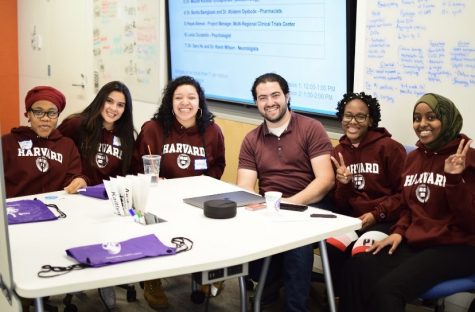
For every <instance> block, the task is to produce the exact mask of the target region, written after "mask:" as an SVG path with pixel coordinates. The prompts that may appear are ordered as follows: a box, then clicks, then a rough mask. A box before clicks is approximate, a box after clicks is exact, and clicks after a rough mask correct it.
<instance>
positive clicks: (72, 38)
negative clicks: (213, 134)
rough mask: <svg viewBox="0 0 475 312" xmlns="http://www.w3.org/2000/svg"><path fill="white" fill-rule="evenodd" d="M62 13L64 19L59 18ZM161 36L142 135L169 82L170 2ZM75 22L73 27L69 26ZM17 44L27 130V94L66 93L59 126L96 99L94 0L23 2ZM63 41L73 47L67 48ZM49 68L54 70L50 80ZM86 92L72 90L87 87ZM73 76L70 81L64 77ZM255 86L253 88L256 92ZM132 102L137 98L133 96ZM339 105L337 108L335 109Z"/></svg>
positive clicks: (138, 117) (244, 114) (231, 114)
mask: <svg viewBox="0 0 475 312" xmlns="http://www.w3.org/2000/svg"><path fill="white" fill-rule="evenodd" d="M58 11H60V12H61V14H57V12H58ZM160 16H161V19H160V26H159V36H160V37H161V38H163V39H164V42H163V44H162V45H161V46H160V51H159V58H160V59H159V64H160V68H161V70H160V73H159V76H160V77H159V82H160V83H159V84H160V85H159V86H157V88H156V90H157V96H156V98H157V101H156V102H154V103H149V102H143V101H136V100H134V103H133V105H134V109H133V114H134V125H135V128H136V130H137V131H140V128H141V126H142V124H143V123H144V122H145V121H147V120H149V119H150V118H151V117H152V116H153V114H154V113H155V112H156V111H157V109H158V105H159V103H158V102H159V99H160V98H161V94H162V90H163V88H164V87H165V86H166V83H167V79H168V72H167V45H166V42H165V39H166V38H167V35H166V25H165V1H160ZM68 20H71V22H68ZM33 30H36V34H39V35H40V37H41V42H42V44H41V48H39V49H38V48H33V47H32V45H31V41H32V38H33ZM18 37H19V38H18V42H19V79H20V83H19V85H20V88H19V92H20V97H19V98H20V102H19V106H20V123H21V124H22V125H26V124H27V120H26V118H25V117H24V116H23V113H24V97H25V94H26V92H27V91H28V90H29V89H31V88H32V87H34V86H37V85H51V86H54V87H56V88H58V89H59V90H61V91H62V92H63V93H64V94H65V96H66V98H67V106H66V109H65V111H64V112H63V114H62V115H61V116H60V119H59V122H61V121H62V119H64V117H66V116H68V115H69V114H71V113H75V112H79V111H81V110H83V109H84V108H85V107H86V106H87V105H88V104H89V103H90V101H92V99H93V98H94V96H95V93H94V90H93V83H94V82H93V80H94V79H93V54H92V51H93V0H82V1H64V0H18ZM64 41H68V42H67V43H64ZM48 67H50V68H52V70H51V73H50V74H48V71H47V69H48ZM81 74H84V81H83V82H84V84H85V88H84V89H82V88H78V87H72V86H71V85H72V84H73V83H75V84H77V83H80V82H82V81H81V79H80V75H81ZM65 76H68V77H65ZM251 84H252V81H250V82H249V87H251ZM132 97H133V94H132ZM335 105H336V103H335ZM210 109H211V111H212V112H213V113H214V114H216V115H217V116H218V117H221V118H224V119H230V120H233V121H238V122H244V123H250V124H259V123H261V122H262V117H261V116H260V115H259V114H258V113H257V111H256V110H255V109H253V108H245V107H241V106H238V105H232V106H231V105H220V104H216V103H210ZM322 123H323V124H324V126H325V127H326V129H327V131H328V133H329V135H330V137H331V138H333V139H337V138H339V137H340V136H341V129H340V127H339V125H338V124H337V123H336V122H335V121H334V120H330V121H329V120H326V119H324V120H322Z"/></svg>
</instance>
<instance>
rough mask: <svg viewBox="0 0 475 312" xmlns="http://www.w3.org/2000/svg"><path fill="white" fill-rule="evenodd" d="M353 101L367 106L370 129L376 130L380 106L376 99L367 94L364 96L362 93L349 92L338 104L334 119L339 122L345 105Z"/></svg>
mask: <svg viewBox="0 0 475 312" xmlns="http://www.w3.org/2000/svg"><path fill="white" fill-rule="evenodd" d="M354 99H360V100H361V101H363V102H364V103H365V104H366V105H367V106H368V112H369V118H371V120H372V124H371V126H370V128H377V127H378V124H379V122H380V121H381V106H380V105H379V102H378V100H377V99H376V98H374V97H372V96H371V95H369V94H365V93H364V92H360V93H353V92H350V93H346V94H345V95H343V99H341V100H340V101H339V102H338V105H337V107H336V117H337V118H338V121H340V122H341V121H342V119H343V114H344V112H345V107H346V104H348V102H350V101H351V100H354Z"/></svg>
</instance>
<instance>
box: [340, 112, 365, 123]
mask: <svg viewBox="0 0 475 312" xmlns="http://www.w3.org/2000/svg"><path fill="white" fill-rule="evenodd" d="M353 118H354V119H355V121H356V122H357V123H362V122H365V121H366V119H367V118H368V114H356V115H352V114H344V115H343V121H345V122H351V121H352V120H353Z"/></svg>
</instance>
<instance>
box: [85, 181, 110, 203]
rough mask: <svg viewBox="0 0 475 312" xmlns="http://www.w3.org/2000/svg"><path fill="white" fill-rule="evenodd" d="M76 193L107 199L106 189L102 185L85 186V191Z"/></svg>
mask: <svg viewBox="0 0 475 312" xmlns="http://www.w3.org/2000/svg"><path fill="white" fill-rule="evenodd" d="M78 193H79V194H82V195H85V196H90V197H94V198H99V199H109V197H108V196H107V192H106V188H105V187H104V184H102V183H101V184H97V185H93V186H87V187H86V188H85V189H82V190H79V191H78Z"/></svg>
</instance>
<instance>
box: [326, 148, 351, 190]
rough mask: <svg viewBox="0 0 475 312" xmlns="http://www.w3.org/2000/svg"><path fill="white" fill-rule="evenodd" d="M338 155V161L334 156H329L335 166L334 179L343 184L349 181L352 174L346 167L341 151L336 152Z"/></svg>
mask: <svg viewBox="0 0 475 312" xmlns="http://www.w3.org/2000/svg"><path fill="white" fill-rule="evenodd" d="M338 157H339V158H340V162H338V160H336V159H335V157H333V156H332V157H331V160H332V162H333V164H334V165H335V167H336V179H337V180H338V181H340V182H341V183H343V184H348V182H350V181H351V178H352V176H353V174H352V173H351V171H350V170H348V168H347V167H346V165H345V160H344V159H343V155H342V154H341V153H338Z"/></svg>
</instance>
